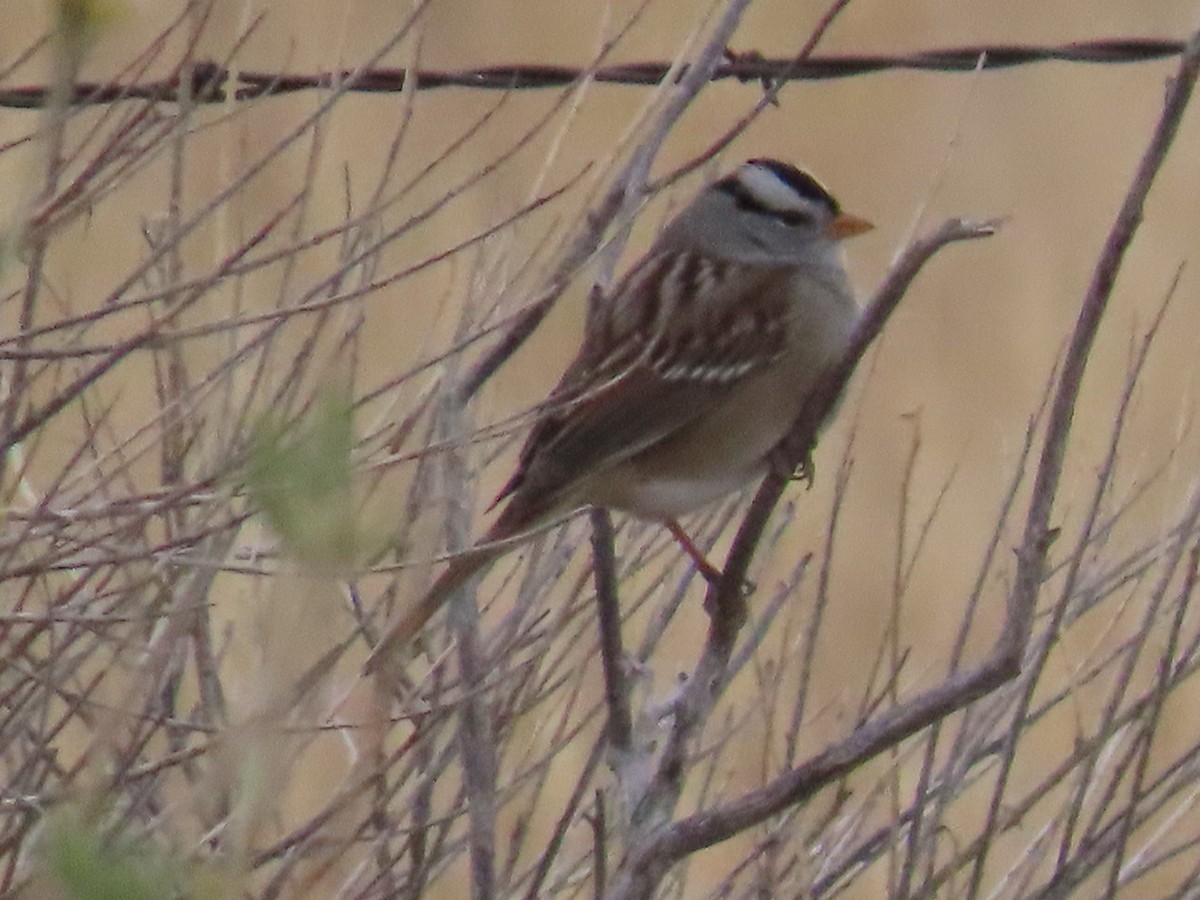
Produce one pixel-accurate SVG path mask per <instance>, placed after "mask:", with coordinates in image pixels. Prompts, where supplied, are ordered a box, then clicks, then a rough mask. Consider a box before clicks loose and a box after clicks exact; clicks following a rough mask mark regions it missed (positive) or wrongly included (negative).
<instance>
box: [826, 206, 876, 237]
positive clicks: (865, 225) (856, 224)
mask: <svg viewBox="0 0 1200 900" xmlns="http://www.w3.org/2000/svg"><path fill="white" fill-rule="evenodd" d="M874 227H875V226H874V225H872V224H871V223H870V222H868V221H867V220H866V219H863V218H860V217H859V216H854V215H851V214H850V213H839V214H838V216H837V218H835V219H834V220H833V221H832V222H830V223H829V228H828V229H827V230H826V232H825V233H826V234H828V235H829V236H830V237H831V238H833V239H834V240H838V241H840V240H844V239H845V238H849V237H854V236H855V235H856V234H862V233H863V232H866V231H870V230H871V229H872V228H874Z"/></svg>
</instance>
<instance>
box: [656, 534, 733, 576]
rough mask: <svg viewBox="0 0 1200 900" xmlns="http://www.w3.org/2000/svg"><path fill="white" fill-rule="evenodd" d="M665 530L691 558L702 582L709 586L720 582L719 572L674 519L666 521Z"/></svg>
mask: <svg viewBox="0 0 1200 900" xmlns="http://www.w3.org/2000/svg"><path fill="white" fill-rule="evenodd" d="M663 524H664V525H666V526H667V530H668V531H669V532H671V536H672V537H673V538H675V540H676V541H677V542H678V543H679V546H680V547H682V548H683V552H684V553H686V554H687V555H688V556H690V557H691V558H692V562H694V563H695V564H696V570H697V571H698V572H699V573H700V574H701V575H702V576H704V580H705V581H707V582H708V583H709V584H716V583H717V582H718V581H720V580H721V570H720V569H718V568H717V567H716V566H714V565H713V564H712V563H710V562H709V561H708V560H707V559H706V558H705V556H704V553H703V552H701V550H700V548H699V547H697V546H696V545H695V543H694V542H693V541H692V539H691V537H690V536H689V535H688V533H687V532H686V531H684V530H683V526H681V525H680V524H679V523H678V522H676V521H675V520H674V519H667V520H666V521H665V522H664V523H663Z"/></svg>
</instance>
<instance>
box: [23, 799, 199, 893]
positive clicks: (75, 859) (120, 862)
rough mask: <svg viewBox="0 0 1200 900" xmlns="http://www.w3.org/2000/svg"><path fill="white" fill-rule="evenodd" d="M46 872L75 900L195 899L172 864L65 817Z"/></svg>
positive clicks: (54, 832) (47, 850) (56, 826)
mask: <svg viewBox="0 0 1200 900" xmlns="http://www.w3.org/2000/svg"><path fill="white" fill-rule="evenodd" d="M43 860H44V861H45V865H46V873H47V874H48V875H50V876H52V877H53V879H54V880H55V882H56V883H57V884H56V886H57V887H58V888H59V889H60V890H61V893H62V894H63V896H65V897H68V898H70V900H164V898H169V897H181V896H191V895H192V893H191V891H190V890H188V887H187V883H188V879H187V878H186V877H185V876H184V873H183V871H182V870H181V868H180V867H179V866H178V865H177V864H176V863H174V862H172V861H171V860H168V859H166V858H165V857H163V856H161V855H158V854H155V853H153V852H151V851H150V850H149V849H148V848H145V847H138V846H136V845H133V844H131V843H129V842H124V843H122V842H109V841H105V840H103V839H102V838H101V837H100V835H99V834H97V833H96V831H95V830H94V829H92V828H90V827H88V826H86V825H83V824H80V823H78V822H74V821H70V820H65V819H60V820H58V821H56V822H54V823H53V824H52V825H51V827H50V829H49V832H48V835H47V839H46V844H45V847H44V849H43Z"/></svg>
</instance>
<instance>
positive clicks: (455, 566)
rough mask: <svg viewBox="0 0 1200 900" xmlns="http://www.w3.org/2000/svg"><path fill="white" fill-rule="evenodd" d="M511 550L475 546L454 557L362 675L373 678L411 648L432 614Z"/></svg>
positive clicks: (376, 651)
mask: <svg viewBox="0 0 1200 900" xmlns="http://www.w3.org/2000/svg"><path fill="white" fill-rule="evenodd" d="M507 549H509V548H508V547H507V546H505V545H504V544H500V545H499V546H497V545H495V544H491V545H487V546H478V547H472V548H471V549H470V550H467V551H466V552H464V553H463V554H462V555H460V556H457V557H455V559H454V561H453V562H452V563H450V565H449V566H448V567H447V568H446V571H444V572H443V573H442V574H441V575H440V576H439V577H438V580H437V581H435V582H434V583H433V586H432V587H431V588H430V589H429V590H428V591H426V592H425V596H423V597H422V598H421V599H420V600H418V601H417V602H416V603H414V604H413V605H412V606H411V607H410V608H409V609H406V610H405V611H404V612H403V614H401V616H400V618H399V619H397V620H396V621H395V622H393V623H392V624H391V626H389V628H388V630H387V633H386V634H384V636H383V637H382V638H381V639H380V641H379V643H378V644H377V645H376V646H375V649H374V650H372V651H371V655H370V656H369V657H367V662H366V664H365V665H364V666H363V672H364V673H366V674H367V675H370V674H371V673H372V672H374V671H376V670H377V669H378V668H379V666H380V664H381V662H382V660H384V659H386V658H387V657H388V655H390V654H392V653H394V652H396V651H397V650H399V649H400V648H402V647H405V646H407V645H408V643H409V642H410V641H412V639H413V638H414V637H416V635H417V633H418V632H419V631H420V630H421V629H422V628H424V627H425V623H426V622H428V621H429V620H430V619H432V618H433V614H434V613H436V612H437V611H438V610H439V609H441V608H442V605H443V604H444V603H445V602H446V601H447V600H449V599H450V595H451V594H453V593H454V592H455V591H456V590H458V589H459V588H460V587H462V586H463V585H464V584H466V583H467V582H468V581H470V580H471V576H473V575H474V574H475V573H477V572H479V571H481V570H483V569H486V568H487V567H488V566H489V565H490V564H491V563H492V562H493V561H495V559H496V557H497V556H499V555H500V554H501V553H503V552H504V551H505V550H507Z"/></svg>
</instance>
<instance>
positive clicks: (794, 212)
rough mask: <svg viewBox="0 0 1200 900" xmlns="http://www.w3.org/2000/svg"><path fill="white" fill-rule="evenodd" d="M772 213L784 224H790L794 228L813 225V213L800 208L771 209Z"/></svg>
mask: <svg viewBox="0 0 1200 900" xmlns="http://www.w3.org/2000/svg"><path fill="white" fill-rule="evenodd" d="M771 215H773V216H774V217H775V218H776V219H778V220H779V221H780V222H782V223H783V224H784V225H789V226H791V227H792V228H796V227H799V226H800V225H811V224H812V221H813V219H812V216H811V215H809V214H808V213H806V212H803V211H802V210H799V209H789V210H779V209H776V210H771Z"/></svg>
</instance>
